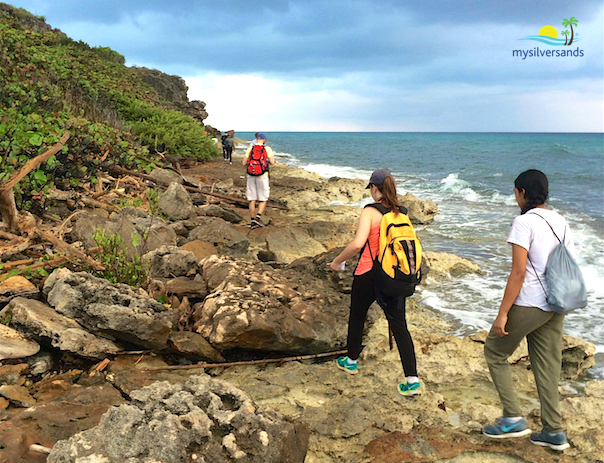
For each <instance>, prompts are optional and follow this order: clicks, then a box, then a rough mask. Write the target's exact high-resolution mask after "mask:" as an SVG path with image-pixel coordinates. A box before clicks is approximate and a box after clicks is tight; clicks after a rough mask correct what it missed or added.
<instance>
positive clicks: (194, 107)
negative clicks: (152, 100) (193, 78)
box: [133, 67, 208, 124]
mask: <svg viewBox="0 0 604 463" xmlns="http://www.w3.org/2000/svg"><path fill="white" fill-rule="evenodd" d="M133 69H134V70H135V71H136V73H137V74H138V75H139V76H140V77H141V79H142V80H143V82H145V83H146V84H147V85H149V86H151V87H153V88H154V89H155V90H156V91H157V93H159V95H160V96H161V97H162V98H163V99H164V100H167V101H168V102H170V103H172V105H173V106H174V109H178V110H179V111H182V112H183V113H185V114H188V115H189V116H191V117H193V118H194V119H195V120H197V121H199V122H200V123H201V124H203V121H204V120H205V119H207V117H208V113H207V112H206V110H205V108H206V104H205V103H204V102H203V101H199V100H194V101H189V97H188V96H187V92H188V91H189V87H187V84H186V83H185V81H184V79H183V78H182V77H180V76H171V75H169V74H165V73H163V72H161V71H158V70H157V69H147V68H144V67H140V68H139V67H135V68H133Z"/></svg>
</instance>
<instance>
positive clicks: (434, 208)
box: [399, 193, 440, 224]
mask: <svg viewBox="0 0 604 463" xmlns="http://www.w3.org/2000/svg"><path fill="white" fill-rule="evenodd" d="M399 201H400V204H401V205H402V206H405V207H406V208H407V215H408V216H409V219H411V223H414V224H428V223H432V222H433V221H434V216H435V215H436V214H438V213H439V212H440V211H439V210H438V204H436V203H435V202H434V201H430V200H429V199H419V198H418V197H416V196H415V195H414V194H412V193H407V194H406V195H404V196H399Z"/></svg>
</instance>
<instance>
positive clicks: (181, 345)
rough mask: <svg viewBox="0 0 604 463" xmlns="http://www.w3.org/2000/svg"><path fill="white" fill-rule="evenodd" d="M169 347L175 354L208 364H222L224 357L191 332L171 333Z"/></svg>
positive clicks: (202, 338)
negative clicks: (204, 361)
mask: <svg viewBox="0 0 604 463" xmlns="http://www.w3.org/2000/svg"><path fill="white" fill-rule="evenodd" d="M168 343H169V345H170V346H172V347H173V348H174V350H176V351H177V352H179V353H181V354H183V355H185V356H186V357H190V358H193V359H195V360H199V359H201V360H206V361H208V362H214V363H217V362H224V361H225V359H224V357H223V356H222V355H221V354H220V352H218V351H217V350H216V349H214V348H213V347H212V346H211V345H210V343H209V342H208V341H206V340H205V339H204V337H203V336H202V335H200V334H198V333H193V332H191V331H173V332H172V333H170V339H169V340H168Z"/></svg>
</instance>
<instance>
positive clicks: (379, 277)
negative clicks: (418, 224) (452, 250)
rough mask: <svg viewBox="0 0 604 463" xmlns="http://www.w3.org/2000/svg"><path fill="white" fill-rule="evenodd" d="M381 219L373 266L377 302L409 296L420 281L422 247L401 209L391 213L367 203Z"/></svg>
mask: <svg viewBox="0 0 604 463" xmlns="http://www.w3.org/2000/svg"><path fill="white" fill-rule="evenodd" d="M368 207H374V208H375V209H377V210H379V211H380V212H381V213H382V214H383V215H384V216H383V217H382V222H381V224H380V241H379V243H380V248H379V253H378V255H377V256H375V259H374V263H373V278H374V286H375V291H376V294H377V295H378V302H380V299H381V300H382V301H387V300H392V299H396V298H397V297H400V296H402V297H407V296H411V295H412V294H413V293H414V292H415V286H416V285H417V284H419V282H420V281H421V265H422V245H421V243H420V241H419V239H418V238H417V235H416V234H415V229H414V228H413V225H411V221H410V220H409V217H408V216H407V210H406V209H405V208H404V207H402V206H401V208H400V213H399V214H394V213H393V212H392V211H391V210H390V209H388V208H386V207H385V206H383V205H382V204H379V203H374V204H369V205H368Z"/></svg>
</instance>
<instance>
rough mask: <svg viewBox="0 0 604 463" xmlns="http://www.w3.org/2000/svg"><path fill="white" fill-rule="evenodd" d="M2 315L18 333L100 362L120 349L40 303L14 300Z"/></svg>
mask: <svg viewBox="0 0 604 463" xmlns="http://www.w3.org/2000/svg"><path fill="white" fill-rule="evenodd" d="M5 316H10V318H11V322H10V324H11V326H12V327H14V328H15V329H16V330H18V331H19V332H20V333H23V334H24V335H26V336H28V337H31V338H34V339H37V340H39V341H40V342H41V343H45V344H48V345H50V346H52V347H54V348H56V349H59V350H62V351H66V352H71V353H73V354H76V355H79V356H81V357H87V358H93V359H102V358H105V357H106V356H107V355H109V354H115V353H116V352H119V351H120V350H123V348H122V347H121V346H118V345H117V344H115V343H113V342H111V341H110V340H108V339H105V338H101V337H98V336H95V335H94V334H92V333H90V332H88V331H87V330H85V329H84V328H82V326H81V325H79V324H78V323H77V322H75V321H74V320H72V319H71V318H70V317H67V316H64V315H62V314H60V313H57V311H55V310H54V309H53V308H52V307H49V306H48V305H46V304H44V303H42V302H40V301H35V300H32V299H25V298H22V297H18V298H15V299H13V300H12V301H11V302H10V303H9V304H8V305H7V306H6V307H5V308H4V309H3V310H2V311H1V312H0V317H5ZM38 348H39V347H38ZM36 352H37V351H36ZM34 353H35V352H34Z"/></svg>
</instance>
